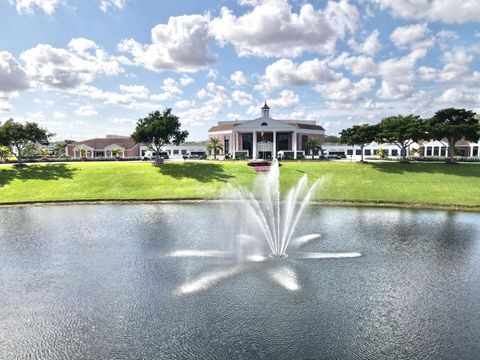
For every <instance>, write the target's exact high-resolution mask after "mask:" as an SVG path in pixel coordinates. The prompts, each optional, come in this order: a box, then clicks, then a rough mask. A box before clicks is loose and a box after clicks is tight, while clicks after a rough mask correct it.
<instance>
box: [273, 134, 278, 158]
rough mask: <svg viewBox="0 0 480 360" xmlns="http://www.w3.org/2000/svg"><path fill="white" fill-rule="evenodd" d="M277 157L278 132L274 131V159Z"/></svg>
mask: <svg viewBox="0 0 480 360" xmlns="http://www.w3.org/2000/svg"><path fill="white" fill-rule="evenodd" d="M276 158H277V132H276V131H274V132H273V151H272V159H276Z"/></svg>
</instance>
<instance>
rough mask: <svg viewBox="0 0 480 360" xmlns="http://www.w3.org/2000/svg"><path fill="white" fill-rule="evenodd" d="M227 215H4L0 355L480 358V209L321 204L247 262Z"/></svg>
mask: <svg viewBox="0 0 480 360" xmlns="http://www.w3.org/2000/svg"><path fill="white" fill-rule="evenodd" d="M225 211H229V209H228V205H225V206H224V205H219V204H212V205H132V206H64V207H63V206H62V207H41V208H9V209H7V208H3V209H0V358H2V359H3V358H6V359H9V358H47V359H56V358H59V359H64V358H82V359H100V358H101V359H103V358H115V359H130V358H165V359H171V358H226V359H231V358H245V359H250V358H256V359H262V358H355V359H378V358H382V359H384V358H388V359H395V358H401V359H417V358H432V359H455V358H458V359H477V358H478V354H479V353H480V341H479V340H480V301H478V299H480V215H479V214H473V213H461V212H434V211H410V210H395V209H361V208H322V207H312V208H311V209H309V210H308V211H307V213H306V214H305V215H304V216H303V217H302V219H301V222H300V223H299V225H298V231H297V233H298V238H297V239H292V242H296V245H297V247H301V252H300V250H299V251H297V252H295V254H293V253H292V254H289V257H288V258H285V259H271V258H269V257H265V256H262V255H261V252H260V253H259V254H251V253H246V254H245V258H243V259H242V260H243V261H240V260H239V259H238V258H236V257H234V256H233V257H232V256H231V253H232V246H234V244H238V243H239V241H238V239H236V238H235V235H236V234H235V231H234V228H235V224H232V223H221V222H220V221H219V219H221V218H222V216H220V214H222V213H224V212H225ZM307 234H320V235H321V238H320V240H319V241H316V240H317V238H315V239H313V237H305V236H303V235H307ZM243 240H244V241H240V243H242V244H244V245H245V244H247V243H248V239H243ZM182 249H185V250H182ZM360 253H361V254H362V256H360V257H355V256H358V255H359V254H360ZM339 254H341V255H342V257H339V256H338V255H339ZM353 257H355V258H353ZM312 258H313V260H315V261H311V260H309V259H312ZM319 260H321V261H319ZM179 295H182V296H179Z"/></svg>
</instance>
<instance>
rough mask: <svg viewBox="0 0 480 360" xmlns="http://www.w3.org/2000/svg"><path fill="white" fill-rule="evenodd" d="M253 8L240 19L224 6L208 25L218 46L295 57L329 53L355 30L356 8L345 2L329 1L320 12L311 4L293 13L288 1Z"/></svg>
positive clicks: (271, 1)
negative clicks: (225, 45) (306, 54)
mask: <svg viewBox="0 0 480 360" xmlns="http://www.w3.org/2000/svg"><path fill="white" fill-rule="evenodd" d="M244 4H248V5H252V6H253V5H254V7H253V9H252V10H251V11H249V12H246V13H245V14H243V15H241V16H238V17H237V16H236V15H235V14H234V13H233V11H232V10H230V9H228V8H226V7H223V8H222V10H221V14H220V16H219V17H217V18H214V19H212V21H211V23H210V30H211V34H212V35H213V36H214V37H215V39H216V40H217V41H218V42H220V44H232V45H233V46H234V47H235V49H236V51H237V53H238V54H239V55H240V56H248V55H257V56H267V57H296V56H299V55H301V54H302V53H304V52H321V53H330V52H332V51H333V50H334V48H335V42H336V40H337V39H343V38H344V37H345V34H346V32H347V31H350V32H352V31H354V30H355V29H356V27H357V22H358V18H359V14H358V11H357V8H356V7H355V6H354V5H352V4H350V3H349V2H348V1H347V0H340V1H338V2H336V1H329V2H328V3H327V6H326V7H325V9H323V10H316V9H315V8H314V7H313V6H312V5H311V4H309V3H306V4H304V5H302V6H301V8H300V11H299V12H298V13H294V12H292V6H291V5H290V4H289V3H288V1H287V0H260V1H255V2H251V1H248V2H247V3H244Z"/></svg>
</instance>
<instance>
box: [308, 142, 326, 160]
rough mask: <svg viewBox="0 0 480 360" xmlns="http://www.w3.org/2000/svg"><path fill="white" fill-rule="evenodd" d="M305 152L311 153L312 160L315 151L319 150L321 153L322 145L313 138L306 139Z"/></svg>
mask: <svg viewBox="0 0 480 360" xmlns="http://www.w3.org/2000/svg"><path fill="white" fill-rule="evenodd" d="M305 150H306V151H311V152H312V160H313V158H314V154H315V152H316V151H318V150H320V151H321V152H322V153H323V150H322V144H320V141H319V140H318V139H315V138H311V139H308V140H307V141H306V142H305Z"/></svg>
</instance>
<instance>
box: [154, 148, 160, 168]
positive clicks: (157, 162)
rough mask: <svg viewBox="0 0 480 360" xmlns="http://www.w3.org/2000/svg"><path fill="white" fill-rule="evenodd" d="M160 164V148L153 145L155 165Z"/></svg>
mask: <svg viewBox="0 0 480 360" xmlns="http://www.w3.org/2000/svg"><path fill="white" fill-rule="evenodd" d="M158 164H160V149H159V148H158V146H157V147H155V165H158Z"/></svg>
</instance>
